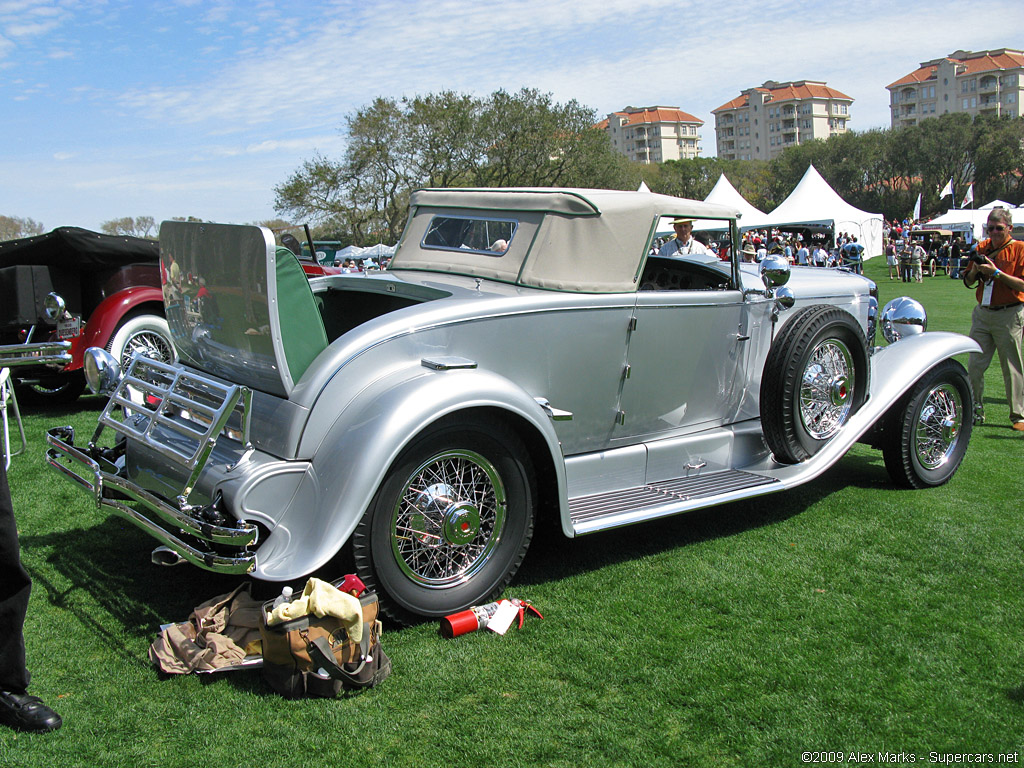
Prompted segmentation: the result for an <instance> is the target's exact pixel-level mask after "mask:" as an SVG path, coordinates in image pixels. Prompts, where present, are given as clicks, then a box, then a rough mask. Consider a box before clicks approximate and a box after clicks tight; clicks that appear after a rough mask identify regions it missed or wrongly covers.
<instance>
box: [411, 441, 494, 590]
mask: <svg viewBox="0 0 1024 768" xmlns="http://www.w3.org/2000/svg"><path fill="white" fill-rule="evenodd" d="M505 514H506V500H505V487H504V484H503V483H502V481H501V476H500V475H499V474H498V471H497V469H496V468H495V467H494V465H493V464H491V462H490V461H488V460H487V459H486V458H485V457H483V456H481V455H480V454H478V453H474V452H472V451H459V450H452V451H445V452H443V453H440V454H438V455H436V456H433V457H432V458H430V459H428V460H427V461H425V462H424V463H423V464H421V465H420V466H419V467H418V468H417V469H416V470H415V471H414V472H413V473H412V474H411V475H410V476H409V479H408V480H407V481H406V483H405V486H404V487H403V488H402V492H401V495H400V496H399V499H398V502H397V504H396V505H395V508H394V510H393V512H392V518H391V531H392V536H391V549H392V552H393V554H394V556H395V560H396V561H397V563H398V566H399V568H400V569H401V570H402V572H403V573H404V574H405V575H406V576H407V577H408V578H409V579H410V580H412V581H414V582H415V583H417V584H419V585H420V586H424V587H428V588H432V589H441V588H445V587H451V586H454V585H456V584H461V583H462V582H465V581H467V580H468V579H470V578H472V576H473V575H475V574H476V573H478V572H479V571H480V570H481V569H482V568H483V567H484V566H485V565H486V564H487V562H488V561H489V560H490V558H491V556H492V555H493V554H494V551H495V549H496V548H497V545H498V542H499V541H500V539H501V534H502V531H503V530H504V527H505Z"/></svg>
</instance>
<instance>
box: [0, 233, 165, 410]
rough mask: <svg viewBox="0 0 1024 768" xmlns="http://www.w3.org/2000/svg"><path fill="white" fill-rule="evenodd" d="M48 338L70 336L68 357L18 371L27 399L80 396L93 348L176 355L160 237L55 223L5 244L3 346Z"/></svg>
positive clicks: (1, 262) (0, 257) (0, 294)
mask: <svg viewBox="0 0 1024 768" xmlns="http://www.w3.org/2000/svg"><path fill="white" fill-rule="evenodd" d="M48 297H49V298H48ZM48 301H49V303H50V304H51V314H52V315H55V317H54V319H51V317H50V316H48V314H47V312H46V304H47V302H48ZM50 340H66V341H70V342H71V362H69V363H67V364H66V365H65V366H64V367H62V368H53V367H47V366H45V365H39V366H24V367H19V368H17V369H15V371H14V373H15V374H16V376H15V386H16V387H17V391H18V397H19V398H21V399H22V400H23V401H35V402H71V401H73V400H75V399H76V398H77V397H78V396H79V395H80V394H81V393H82V391H83V390H84V389H85V378H84V376H83V375H82V358H83V354H84V353H85V350H86V349H88V348H89V347H102V348H104V349H107V350H109V351H110V352H111V353H112V354H113V355H114V357H116V358H117V359H119V360H120V361H122V363H124V364H127V362H128V361H129V360H130V359H131V356H132V355H133V354H134V353H135V352H142V353H144V354H145V355H146V356H147V357H150V358H154V359H156V360H160V361H163V362H171V361H173V360H174V347H173V345H172V343H171V334H170V331H169V330H168V327H167V321H166V320H165V319H164V306H163V295H162V292H161V289H160V248H159V245H158V244H157V242H156V241H155V240H144V239H141V238H137V237H124V236H114V235H103V234H99V233H97V232H90V231H89V230H86V229H80V228H78V227H58V228H57V229H55V230H53V231H52V232H49V233H47V234H44V235H38V236H36V237H26V238H21V239H19V240H8V241H6V242H2V243H0V344H2V345H10V344H25V343H31V342H43V341H50Z"/></svg>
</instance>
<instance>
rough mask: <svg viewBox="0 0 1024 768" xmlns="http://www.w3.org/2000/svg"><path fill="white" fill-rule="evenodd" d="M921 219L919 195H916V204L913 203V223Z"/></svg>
mask: <svg viewBox="0 0 1024 768" xmlns="http://www.w3.org/2000/svg"><path fill="white" fill-rule="evenodd" d="M920 218H921V193H920V192H918V193H917V202H916V203H914V221H919V220H920Z"/></svg>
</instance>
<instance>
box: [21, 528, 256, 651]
mask: <svg viewBox="0 0 1024 768" xmlns="http://www.w3.org/2000/svg"><path fill="white" fill-rule="evenodd" d="M20 541H21V548H22V552H23V557H22V560H23V564H24V565H25V568H26V570H27V571H28V572H29V574H30V575H31V577H32V582H33V596H34V597H38V596H39V595H40V593H42V594H44V595H45V599H46V600H47V601H48V602H49V603H50V604H51V605H52V606H53V607H54V608H55V609H57V610H59V611H62V612H66V613H67V614H69V621H76V622H78V623H79V624H80V625H81V626H82V627H84V628H85V629H86V630H87V631H89V632H91V633H92V634H93V635H94V636H95V637H97V638H98V639H99V640H100V642H102V643H103V644H105V645H107V646H108V647H110V648H111V650H113V651H114V652H115V653H117V654H119V655H122V656H125V657H134V658H135V659H136V660H137V661H139V662H140V663H144V664H145V665H147V666H149V665H150V662H149V660H148V658H146V656H145V654H144V653H143V654H139V653H137V652H136V651H135V650H133V648H134V649H137V648H138V645H137V643H132V642H130V641H131V638H153V637H155V636H156V634H157V632H158V631H159V626H160V625H161V624H166V623H170V622H177V621H185V620H186V619H187V618H188V616H189V614H190V613H191V612H192V609H193V608H194V607H195V606H196V605H199V604H200V603H202V602H205V601H206V600H208V599H209V598H211V597H214V596H216V595H220V594H224V593H226V592H230V591H231V590H232V589H234V587H236V586H237V585H238V584H239V582H240V581H243V580H244V579H245V577H242V576H224V575H219V574H214V573H209V572H207V571H204V570H201V569H199V568H194V567H189V566H182V567H180V568H177V567H175V568H161V567H158V566H154V565H152V564H151V563H150V559H149V553H150V552H151V551H152V550H153V548H154V547H155V546H156V544H157V543H156V542H155V541H154V540H153V539H151V538H150V537H148V536H147V535H146V534H144V533H143V532H142V531H139V530H138V529H136V528H135V527H134V526H132V525H130V524H129V523H126V522H123V521H121V520H120V519H118V518H115V517H109V518H107V519H106V520H104V521H103V522H101V523H99V524H97V525H94V526H92V527H90V528H76V529H73V530H65V531H59V532H54V533H48V534H43V535H37V536H32V535H27V536H21V537H20ZM44 553H45V554H44ZM112 622H113V623H112Z"/></svg>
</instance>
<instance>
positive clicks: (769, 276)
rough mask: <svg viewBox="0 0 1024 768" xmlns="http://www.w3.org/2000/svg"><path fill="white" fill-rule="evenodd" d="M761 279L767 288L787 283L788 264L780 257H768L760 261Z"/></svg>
mask: <svg viewBox="0 0 1024 768" xmlns="http://www.w3.org/2000/svg"><path fill="white" fill-rule="evenodd" d="M761 279H762V280H764V284H765V285H767V286H768V287H769V288H778V287H779V286H780V285H785V284H786V283H788V282H789V262H788V261H786V259H784V258H782V257H781V256H768V257H767V258H765V259H763V260H762V261H761Z"/></svg>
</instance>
